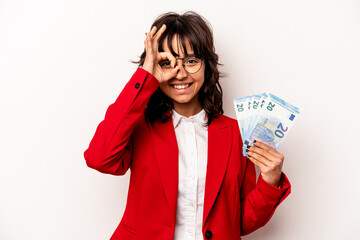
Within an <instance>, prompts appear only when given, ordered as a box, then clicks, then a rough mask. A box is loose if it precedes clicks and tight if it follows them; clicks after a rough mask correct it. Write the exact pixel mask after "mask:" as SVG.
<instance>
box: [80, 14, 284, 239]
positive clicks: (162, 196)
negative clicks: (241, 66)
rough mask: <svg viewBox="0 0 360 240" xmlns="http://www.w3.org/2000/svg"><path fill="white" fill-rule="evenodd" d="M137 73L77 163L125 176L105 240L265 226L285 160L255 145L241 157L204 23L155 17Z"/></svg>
mask: <svg viewBox="0 0 360 240" xmlns="http://www.w3.org/2000/svg"><path fill="white" fill-rule="evenodd" d="M138 64H139V68H138V69H137V70H136V72H135V73H134V75H133V76H132V77H131V79H130V80H129V82H128V83H127V84H126V86H125V87H124V89H123V90H122V92H121V93H120V95H119V97H118V98H117V99H116V101H115V102H114V103H113V104H111V105H110V106H109V108H108V109H107V111H106V115H105V119H104V120H103V121H102V122H101V123H100V124H99V126H98V127H97V129H96V132H95V135H94V137H93V139H92V141H91V143H90V145H89V148H88V149H87V150H86V151H85V153H84V156H85V159H86V163H87V165H88V166H89V167H91V168H94V169H96V170H98V171H100V172H102V173H108V174H113V175H123V174H125V173H126V172H127V170H128V169H130V171H131V174H130V185H129V191H128V196H127V204H126V208H125V212H124V215H123V217H122V219H121V221H120V224H119V226H118V228H117V229H116V230H115V232H114V233H113V235H112V237H111V239H115V240H117V239H130V240H131V239H161V240H163V239H177V240H179V239H194V240H195V239H196V240H197V239H221V240H226V239H239V238H240V236H241V235H245V234H249V233H251V232H253V231H255V230H256V229H258V228H259V227H261V226H263V225H264V224H266V223H267V222H268V221H269V219H270V217H271V216H272V215H273V213H274V211H275V209H276V207H277V206H278V205H279V204H280V202H281V201H283V200H284V198H286V196H287V195H288V194H289V193H290V183H289V181H288V179H287V177H286V176H285V174H284V173H283V172H282V163H283V160H284V156H283V155H281V154H280V153H279V152H277V151H276V150H274V149H272V148H270V147H268V146H267V145H265V144H263V143H261V142H255V143H254V146H251V147H249V148H248V155H249V158H246V157H244V156H243V155H242V140H241V136H240V132H239V127H238V124H237V121H236V120H234V119H232V118H229V117H226V116H224V115H223V109H222V90H221V86H220V84H219V71H218V56H217V54H216V53H215V48H214V43H213V35H212V31H211V28H210V25H209V24H208V23H207V21H206V20H204V19H203V18H202V17H201V16H200V15H198V14H196V13H194V12H186V13H184V14H182V15H179V14H176V13H173V12H170V13H166V14H163V15H161V16H159V17H158V18H157V19H156V21H155V22H154V23H153V25H152V28H151V30H150V32H148V33H147V34H146V39H145V51H144V52H143V54H142V55H141V57H140V60H139V62H138ZM254 164H256V165H257V166H259V168H260V171H261V174H260V176H259V179H258V181H257V182H256V174H255V167H254Z"/></svg>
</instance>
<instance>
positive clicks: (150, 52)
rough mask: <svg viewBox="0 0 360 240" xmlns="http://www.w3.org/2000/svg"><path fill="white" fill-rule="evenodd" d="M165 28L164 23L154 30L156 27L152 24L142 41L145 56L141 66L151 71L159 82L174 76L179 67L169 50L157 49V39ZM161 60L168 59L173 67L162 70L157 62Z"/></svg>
mask: <svg viewBox="0 0 360 240" xmlns="http://www.w3.org/2000/svg"><path fill="white" fill-rule="evenodd" d="M165 29H166V25H165V24H164V25H162V27H161V28H160V29H159V31H158V32H156V27H155V26H154V27H153V28H152V29H151V31H150V32H148V33H147V34H146V39H145V41H144V43H145V51H146V57H145V61H144V64H143V67H142V68H143V69H144V70H146V71H148V72H149V73H151V74H152V75H153V76H154V77H155V78H156V79H157V80H158V81H159V82H160V83H162V82H164V81H168V80H169V79H171V78H174V77H175V76H176V74H177V72H178V71H179V67H178V66H175V65H176V59H175V57H174V56H173V55H172V54H171V53H170V52H159V50H158V49H159V39H160V36H161V35H162V34H163V33H164V31H165ZM155 33H156V34H155ZM163 60H168V61H170V62H171V66H172V67H173V69H171V70H170V71H163V69H162V68H161V66H160V64H159V62H160V61H163Z"/></svg>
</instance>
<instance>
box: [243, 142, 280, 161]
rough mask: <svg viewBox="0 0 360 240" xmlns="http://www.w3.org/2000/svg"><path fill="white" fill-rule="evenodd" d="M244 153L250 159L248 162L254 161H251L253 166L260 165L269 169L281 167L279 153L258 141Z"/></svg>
mask: <svg viewBox="0 0 360 240" xmlns="http://www.w3.org/2000/svg"><path fill="white" fill-rule="evenodd" d="M246 153H247V154H248V156H249V157H251V158H252V159H250V160H253V159H255V160H256V162H254V161H253V162H254V163H255V164H256V163H261V164H263V165H264V166H266V167H270V168H274V167H276V166H278V165H281V164H282V162H283V160H284V156H283V155H282V154H281V153H279V152H278V151H276V150H275V149H273V148H271V147H269V146H268V145H266V144H264V143H262V142H259V141H256V142H254V146H248V148H247V150H246ZM256 165H258V164H256Z"/></svg>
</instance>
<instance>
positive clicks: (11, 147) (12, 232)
mask: <svg viewBox="0 0 360 240" xmlns="http://www.w3.org/2000/svg"><path fill="white" fill-rule="evenodd" d="M185 10H194V11H196V12H198V13H200V14H201V15H203V16H204V17H205V18H206V19H207V20H208V21H209V22H210V23H211V25H212V27H213V32H214V38H215V44H216V50H217V53H218V54H219V57H220V62H221V63H222V64H224V65H223V66H222V67H221V71H222V72H224V73H226V74H227V77H225V78H223V79H221V84H222V87H223V90H224V109H225V114H226V115H228V116H230V117H235V110H234V107H233V99H234V98H238V97H242V96H247V95H250V94H255V93H261V92H264V91H269V92H272V93H273V94H275V95H278V96H280V97H282V98H284V99H285V100H287V101H288V102H290V103H292V104H294V105H296V106H297V107H299V108H300V111H301V114H300V115H299V117H298V119H297V120H296V122H295V124H294V126H293V128H292V130H291V132H290V133H289V135H288V137H287V139H286V140H285V142H284V144H283V145H282V146H281V148H280V150H279V151H280V152H282V153H283V154H284V155H285V162H284V168H283V170H284V172H285V173H286V174H287V175H288V177H289V179H290V181H291V183H292V193H291V194H290V196H289V197H288V198H287V199H286V200H285V201H284V202H283V203H282V204H281V205H280V206H279V208H278V209H277V211H276V212H275V214H274V216H273V218H272V219H271V221H270V222H269V223H268V224H267V225H266V226H265V227H263V228H262V229H259V230H258V231H257V232H255V233H253V234H251V235H249V236H246V237H244V239H246V240H250V239H251V240H253V239H274V240H294V239H311V240H313V239H315V240H317V239H319V240H320V239H359V226H360V221H359V219H358V218H359V216H360V207H359V200H360V188H359V183H360V176H359V175H360V174H359V168H360V157H359V148H360V144H359V139H360V130H359V117H360V114H359V106H358V104H359V101H358V96H359V91H360V85H359V80H360V44H359V43H360V1H356V0H353V1H351V0H302V1H293V0H273V1H269V0H251V1H250V0H246V1H244V0H240V1H239V0H237V1H226V0H223V1H194V0H191V1H188V0H183V1H160V0H153V1H126V2H124V1H119V0H117V1H115V0H102V1H100V0H97V1H95V0H86V1H85V0H71V1H70V0H59V1H54V0H33V1H25V0H0V116H1V117H0V123H1V124H0V163H1V166H0V239H4V240H13V239H36V240H48V239H52V240H54V239H56V240H65V239H66V240H67V239H71V240H72V239H80V240H81V239H84V240H85V239H86V240H91V239H94V240H99V239H109V237H110V236H111V234H112V233H113V231H114V230H115V228H116V227H117V225H118V223H119V221H120V219H121V217H122V214H123V211H124V208H125V204H126V197H127V191H128V183H129V174H130V172H127V173H126V175H124V176H120V177H116V176H111V175H106V174H101V173H99V172H97V171H95V170H92V169H90V168H88V167H87V166H86V164H85V160H84V158H83V152H84V151H85V150H86V148H87V147H88V144H89V142H90V140H91V138H92V136H93V134H94V133H95V129H96V127H97V125H98V124H99V123H100V121H101V120H103V118H104V115H105V111H106V109H107V107H108V106H109V105H110V104H111V103H113V102H114V101H115V99H116V97H117V96H118V95H119V93H120V92H121V90H122V88H123V86H124V85H125V84H126V82H127V81H128V79H129V78H130V77H131V75H132V74H133V73H134V71H135V70H136V65H135V64H133V63H131V62H130V61H131V60H137V59H138V57H139V55H140V54H141V52H142V51H143V49H144V45H143V42H144V38H145V34H144V33H145V32H146V31H149V28H150V25H151V23H152V22H153V21H154V19H155V18H156V17H157V16H158V15H159V14H161V13H164V12H167V11H176V12H178V13H182V12H184V11H185Z"/></svg>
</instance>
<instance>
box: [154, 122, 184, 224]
mask: <svg viewBox="0 0 360 240" xmlns="http://www.w3.org/2000/svg"><path fill="white" fill-rule="evenodd" d="M150 129H151V135H152V139H153V143H154V149H155V154H156V159H157V163H158V167H159V172H160V176H161V181H162V184H163V188H164V191H165V195H166V199H167V202H168V206H169V210H170V214H171V217H172V219H173V221H174V223H175V221H176V204H177V191H178V156H179V154H178V146H177V142H176V135H175V130H174V125H173V122H172V119H171V118H170V119H169V120H168V121H166V122H165V123H161V122H160V121H155V122H154V123H153V124H152V125H151V126H150Z"/></svg>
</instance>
